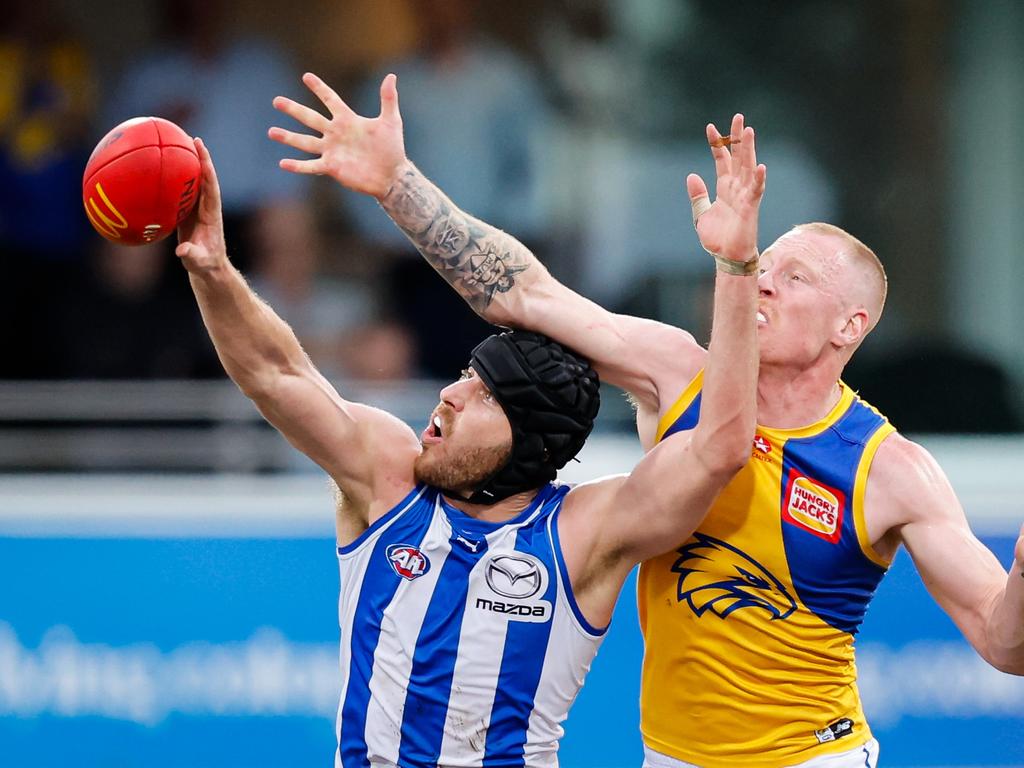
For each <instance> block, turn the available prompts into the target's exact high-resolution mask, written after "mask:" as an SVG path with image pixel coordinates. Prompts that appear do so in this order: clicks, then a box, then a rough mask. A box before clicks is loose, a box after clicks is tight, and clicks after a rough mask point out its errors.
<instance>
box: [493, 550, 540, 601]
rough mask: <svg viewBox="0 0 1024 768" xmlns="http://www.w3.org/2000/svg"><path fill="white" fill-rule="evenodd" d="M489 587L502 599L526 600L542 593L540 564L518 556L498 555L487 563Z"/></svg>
mask: <svg viewBox="0 0 1024 768" xmlns="http://www.w3.org/2000/svg"><path fill="white" fill-rule="evenodd" d="M484 576H485V578H486V579H487V586H489V587H490V588H491V589H492V590H493V591H494V592H497V593H498V594H499V595H501V596H502V597H511V598H514V599H517V600H525V599H526V598H528V597H533V596H534V595H536V594H537V593H538V592H539V591H540V587H541V575H540V564H539V563H537V562H536V561H535V560H532V559H529V558H526V557H519V556H517V555H498V556H497V557H495V558H493V559H492V560H490V561H489V562H488V563H487V570H486V571H485V572H484Z"/></svg>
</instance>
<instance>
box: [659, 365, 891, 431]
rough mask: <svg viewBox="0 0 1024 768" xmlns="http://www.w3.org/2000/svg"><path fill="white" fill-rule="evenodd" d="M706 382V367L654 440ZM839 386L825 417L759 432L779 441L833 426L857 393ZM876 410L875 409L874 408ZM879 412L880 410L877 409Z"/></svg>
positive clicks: (762, 428) (664, 419)
mask: <svg viewBox="0 0 1024 768" xmlns="http://www.w3.org/2000/svg"><path fill="white" fill-rule="evenodd" d="M703 384H704V369H703V368H701V369H700V370H699V371H698V372H697V375H696V376H694V377H693V379H692V380H691V381H690V383H689V384H688V385H687V386H686V389H684V390H683V394H681V395H680V396H679V397H678V398H677V399H676V401H675V402H674V403H673V404H672V407H671V408H669V409H668V410H667V411H665V414H664V415H663V416H662V417H661V418H660V419H659V420H658V432H657V434H656V435H655V439H654V441H655V442H656V443H657V442H660V441H661V439H662V438H663V437H664V436H665V433H666V432H668V430H669V429H670V428H671V427H672V425H673V424H675V423H676V420H677V419H678V418H679V417H680V416H682V415H683V413H684V412H685V411H686V409H687V408H689V407H690V405H692V404H693V401H694V399H695V398H696V397H697V395H698V394H700V391H701V387H702V385H703ZM839 386H840V388H841V391H840V394H839V400H838V402H837V403H836V404H835V405H833V406H832V408H831V409H830V410H829V412H828V413H827V414H825V416H824V417H822V418H821V419H819V420H818V421H816V422H814V423H813V424H808V425H807V426H805V427H795V428H792V429H778V428H775V427H766V426H764V425H763V424H758V425H757V430H758V432H762V433H764V434H765V435H766V436H770V437H775V438H777V439H778V440H779V441H785V440H788V439H790V438H797V437H812V436H814V435H817V434H820V433H822V432H824V431H825V430H826V429H828V428H829V427H831V426H832V425H833V424H835V423H836V421H838V420H839V417H840V416H842V415H843V414H844V413H845V412H846V410H847V409H848V408H849V407H850V405H851V404H852V403H853V400H854V398H855V397H856V394H855V393H854V391H853V390H852V389H850V387H848V386H847V385H846V384H845V383H844V382H842V381H840V382H839ZM872 410H874V409H872ZM875 413H878V411H875Z"/></svg>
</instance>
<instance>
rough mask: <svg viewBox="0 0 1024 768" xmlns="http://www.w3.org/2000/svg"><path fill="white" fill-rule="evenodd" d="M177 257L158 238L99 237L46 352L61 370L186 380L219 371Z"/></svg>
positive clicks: (100, 375) (84, 374)
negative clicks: (124, 240)
mask: <svg viewBox="0 0 1024 768" xmlns="http://www.w3.org/2000/svg"><path fill="white" fill-rule="evenodd" d="M180 272H182V269H181V267H180V265H179V264H178V263H177V260H176V259H174V260H170V259H168V258H167V252H166V249H165V248H164V247H163V244H162V243H161V244H155V245H148V246H142V247H137V248H126V247H124V246H119V245H114V244H113V243H108V242H106V241H102V244H101V245H99V246H98V247H97V248H96V249H95V254H94V258H93V259H92V261H91V265H90V269H88V270H85V273H84V275H83V277H82V280H81V281H80V282H79V283H77V284H76V285H74V286H73V287H69V288H68V289H67V290H66V291H65V293H64V295H62V296H61V297H60V298H61V302H60V312H58V313H56V315H55V318H54V321H55V325H56V333H55V336H56V340H55V341H56V343H55V344H54V345H53V346H52V347H51V348H50V349H49V350H48V351H49V353H50V354H51V356H52V357H53V358H54V360H55V361H56V362H57V365H58V368H57V370H56V373H57V374H58V375H60V376H64V377H69V378H82V379H154V378H168V379H184V378H196V377H210V376H221V375H223V371H222V370H221V367H220V363H219V362H218V361H217V358H216V355H215V353H214V351H213V345H212V344H210V342H209V339H208V338H207V335H206V331H205V329H204V328H203V326H202V323H201V321H200V318H199V314H198V312H197V311H196V310H195V305H194V301H193V300H192V295H191V292H190V291H189V289H188V283H187V282H186V281H185V280H184V279H183V277H182V275H181V274H179V273H180Z"/></svg>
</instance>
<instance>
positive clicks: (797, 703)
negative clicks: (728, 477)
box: [638, 374, 893, 768]
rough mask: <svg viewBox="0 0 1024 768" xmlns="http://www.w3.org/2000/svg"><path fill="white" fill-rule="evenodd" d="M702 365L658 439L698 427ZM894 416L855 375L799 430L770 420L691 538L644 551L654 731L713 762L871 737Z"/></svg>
mask: <svg viewBox="0 0 1024 768" xmlns="http://www.w3.org/2000/svg"><path fill="white" fill-rule="evenodd" d="M701 385H702V374H698V376H697V377H696V378H695V379H694V380H693V382H691V384H690V385H689V387H688V388H687V389H686V391H685V392H684V393H683V394H682V396H681V397H680V398H679V400H678V401H677V402H676V403H675V405H674V406H673V408H672V409H670V410H669V411H668V412H667V413H666V414H665V416H664V417H663V418H662V420H661V423H660V424H659V428H658V439H659V440H661V439H663V438H664V437H666V436H667V435H670V434H672V433H674V432H678V431H681V430H688V429H693V427H694V426H696V424H697V416H698V414H699V410H700V399H701V397H700V392H701ZM892 432H893V427H892V426H891V425H890V424H889V422H888V421H887V420H886V419H885V418H884V417H883V416H881V415H880V414H879V413H878V412H877V411H876V410H875V409H874V408H872V407H871V406H870V405H868V404H867V403H865V402H863V401H862V400H861V399H860V398H859V397H857V396H856V394H855V393H854V392H853V391H852V390H851V389H850V388H849V387H847V386H846V385H845V384H842V395H841V396H840V398H839V402H838V403H837V404H836V405H835V407H834V408H832V410H831V412H830V413H829V414H828V415H827V416H826V417H825V418H824V419H822V420H821V421H819V422H818V423H816V424H812V425H810V426H808V427H804V428H801V429H769V428H765V427H758V429H757V433H756V436H755V438H754V445H753V450H752V453H751V459H750V461H749V462H748V463H747V465H746V467H744V468H743V470H742V471H741V472H740V473H739V474H738V475H737V476H736V477H735V478H733V480H732V482H730V483H729V485H727V486H726V488H725V489H724V490H723V491H722V493H721V495H720V496H719V497H718V499H717V500H716V501H715V503H714V505H713V506H712V508H711V511H710V512H709V513H708V516H707V518H706V519H705V520H704V522H703V523H702V524H701V526H700V528H699V529H698V531H697V532H696V533H695V534H694V535H693V537H692V538H691V539H690V540H689V541H686V542H685V543H683V545H682V546H680V547H679V548H678V549H675V550H673V551H671V552H669V553H668V554H665V555H663V556H661V557H657V558H654V559H653V560H649V561H647V562H646V563H644V564H643V565H642V566H641V568H640V579H639V584H638V589H639V601H640V622H641V626H642V629H643V633H644V642H645V654H644V669H643V688H642V693H641V729H642V731H643V736H644V742H645V743H646V745H647V746H648V747H649V748H651V749H653V750H655V751H657V752H661V753H663V754H666V755H670V756H672V757H675V758H677V759H679V760H683V761H685V762H689V763H695V764H697V765H700V766H705V768H735V766H738V765H742V766H750V767H751V768H760V767H762V766H763V767H764V768H768V767H769V766H771V767H772V768H775V767H777V766H786V765H795V764H797V763H800V762H803V761H804V760H808V759H810V758H813V757H817V756H819V755H824V754H830V753H833V752H843V751H846V750H849V749H853V748H855V747H857V746H859V745H860V744H863V743H864V742H866V741H868V740H869V739H870V738H871V732H870V730H869V729H868V725H867V723H866V722H865V721H864V712H863V710H862V709H861V704H860V696H859V695H858V692H857V683H856V679H857V672H856V667H855V665H854V658H853V639H854V635H855V634H856V632H857V628H858V627H859V625H860V623H861V620H862V619H863V617H864V612H865V610H866V609H867V606H868V603H869V602H870V600H871V597H872V596H873V594H874V592H875V588H876V587H877V585H878V582H879V581H880V580H881V578H882V576H883V575H885V571H886V568H887V567H888V565H889V563H888V562H886V560H885V559H883V558H882V557H880V556H879V555H878V553H877V552H875V551H874V549H873V548H872V546H871V543H870V541H869V540H868V537H867V531H866V527H865V524H864V491H865V486H866V484H867V476H868V470H869V469H870V467H871V461H872V459H873V458H874V455H875V452H876V450H877V449H878V446H879V444H880V443H881V442H882V440H883V439H884V438H885V437H886V436H888V435H889V434H891V433H892Z"/></svg>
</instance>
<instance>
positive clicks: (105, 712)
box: [0, 484, 1024, 768]
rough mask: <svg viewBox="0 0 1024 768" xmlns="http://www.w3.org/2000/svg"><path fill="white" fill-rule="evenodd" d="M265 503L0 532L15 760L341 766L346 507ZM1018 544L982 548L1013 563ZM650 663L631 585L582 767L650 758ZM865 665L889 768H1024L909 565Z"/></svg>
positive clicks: (1014, 695) (1021, 710)
mask: <svg viewBox="0 0 1024 768" xmlns="http://www.w3.org/2000/svg"><path fill="white" fill-rule="evenodd" d="M145 487H148V488H152V487H153V486H152V484H150V485H148V486H145ZM122 490H123V489H122ZM323 491H324V489H323V487H322V485H319V484H318V485H316V486H315V488H313V489H312V490H311V491H309V496H308V498H306V499H305V500H303V499H299V500H298V502H296V499H295V498H294V497H293V498H292V502H293V503H297V504H298V506H302V505H303V504H306V503H307V502H308V501H309V500H311V499H315V498H318V497H319V496H320V495H321V494H323ZM253 493H254V495H252V496H248V497H243V498H241V500H240V501H238V504H239V506H240V507H241V509H239V510H236V511H237V512H238V514H237V516H236V511H232V512H230V514H228V515H227V518H226V517H225V512H224V509H223V507H224V499H223V498H222V497H218V496H217V495H216V494H213V495H210V494H208V493H201V492H199V491H197V492H196V497H195V498H190V499H185V500H184V501H182V500H181V499H179V500H178V501H175V502H174V503H179V502H181V503H183V504H187V505H188V509H185V508H184V507H183V509H182V515H183V516H186V517H187V518H188V519H190V520H193V521H197V522H194V524H191V525H189V526H184V527H182V526H174V525H171V526H167V525H163V527H161V526H162V523H161V521H164V522H166V520H167V518H166V515H165V513H166V510H161V509H159V507H160V503H161V502H160V501H159V499H157V498H156V496H155V495H154V494H152V493H151V494H149V495H148V499H147V494H146V493H142V492H140V493H135V494H128V496H130V498H129V499H127V500H125V502H124V507H123V508H121V509H120V511H118V510H117V509H109V510H107V511H108V512H109V513H110V517H109V518H105V520H106V522H103V523H102V524H95V527H90V526H93V525H94V524H93V523H87V522H83V521H88V520H92V519H93V516H78V517H76V515H75V513H74V509H75V508H76V507H78V508H80V507H82V505H83V502H82V500H81V499H80V498H79V499H78V500H77V501H76V499H75V498H74V497H73V496H72V497H67V496H65V497H62V498H63V501H62V502H58V503H56V504H55V507H59V506H60V504H61V503H63V504H66V505H67V507H66V509H67V512H68V514H67V515H64V516H62V517H61V521H60V522H59V524H58V523H56V522H52V524H51V523H47V522H46V521H47V520H51V521H52V520H54V519H55V518H54V517H53V516H52V515H51V513H52V512H54V510H53V509H50V510H47V509H46V508H41V507H39V506H38V505H34V506H33V511H34V512H36V513H38V519H36V520H35V521H34V522H32V521H30V522H31V524H24V523H25V520H26V518H25V516H24V515H22V516H18V515H15V516H14V517H13V518H9V519H8V520H7V522H6V523H4V522H2V521H0V530H2V532H3V533H4V534H7V535H5V536H4V537H3V538H0V585H2V591H0V766H26V767H31V768H43V767H45V766H58V765H59V766H64V765H69V764H73V765H76V766H79V767H83V768H84V767H87V766H97V767H98V766H120V767H123V768H132V767H134V766H139V767H140V768H141V767H142V766H146V768H158V767H160V766H185V765H187V766H218V768H226V767H229V766H309V765H330V764H332V761H333V752H334V716H335V705H336V702H337V695H338V690H337V638H338V629H337V587H338V572H337V563H336V560H335V554H334V552H335V550H334V544H333V540H332V538H331V535H330V530H329V525H330V516H329V510H327V514H326V515H325V514H324V510H325V509H326V507H325V506H324V503H323V502H322V501H321V502H320V508H319V509H317V510H315V511H314V512H312V513H309V512H308V511H307V512H306V513H298V514H296V515H294V516H292V517H288V516H281V517H279V518H278V519H277V521H276V522H275V523H274V524H273V525H270V526H267V524H266V520H265V519H264V518H263V517H261V514H262V513H261V511H260V509H259V508H258V506H259V505H258V503H257V502H256V501H254V499H255V498H256V497H257V496H260V495H261V494H260V491H259V489H256V491H254V492H253ZM157 495H158V494H157ZM8 498H10V497H8ZM122 498H123V493H122ZM202 499H206V505H207V507H208V512H204V507H203V501H202ZM264 501H265V502H266V503H268V504H273V503H274V501H273V499H269V500H267V499H264ZM95 503H96V502H95V500H92V501H89V500H88V499H87V500H86V502H84V504H85V506H90V505H95ZM131 504H136V505H138V508H139V510H140V512H139V514H138V515H136V516H132V515H131V514H130V509H131ZM307 506H308V505H307ZM143 507H146V508H147V509H148V508H154V507H155V508H157V509H156V511H155V512H152V511H150V512H145V511H142V510H143ZM57 511H59V509H58V510H57ZM247 511H248V512H250V513H251V516H250V517H248V518H247V517H246V516H245V513H246V512H247ZM125 515H127V517H126V516H125ZM228 518H230V524H224V525H218V524H211V523H210V520H212V519H221V520H225V519H228ZM12 520H14V522H12ZM111 520H113V522H111ZM261 520H263V522H260V521H261ZM18 521H21V522H18ZM75 521H77V522H75ZM204 521H205V522H204ZM311 521H313V522H311ZM232 529H233V530H234V531H235V535H234V536H232V535H228V534H229V533H230V532H231V530H232ZM182 530H191V531H192V533H191V534H190V535H182V534H181V531H182ZM61 531H63V532H61ZM147 531H149V532H150V533H149V534H147ZM1015 539H1016V530H1006V531H1003V532H999V531H995V532H988V533H986V534H985V535H984V536H983V540H984V543H985V544H986V545H987V546H988V547H990V548H991V549H992V550H993V552H995V554H996V556H997V557H998V558H999V560H1000V562H1002V563H1004V564H1008V563H1009V562H1010V561H1011V560H1012V550H1013V544H1014V541H1015ZM641 655H642V643H641V639H640V634H639V629H638V625H637V618H636V606H635V580H634V579H633V578H631V579H630V582H629V583H628V584H627V586H626V589H625V590H624V592H623V596H622V599H621V600H620V605H619V608H618V610H617V612H616V615H615V618H614V621H613V626H612V629H611V631H610V632H609V635H608V637H607V639H606V641H605V643H604V645H603V646H602V648H601V651H600V653H599V654H598V658H597V660H596V662H595V664H594V669H593V671H592V673H591V675H590V677H589V679H588V681H587V685H586V686H585V688H584V690H583V693H582V694H581V695H580V697H579V700H578V701H577V703H576V705H575V707H574V709H573V711H572V713H571V715H570V718H569V720H568V722H567V724H566V736H565V739H564V741H563V744H562V750H561V763H562V765H563V766H564V768H584V767H585V768H602V766H604V767H606V768H618V767H619V766H622V767H623V768H625V767H626V766H639V764H640V762H641V746H640V740H639V736H638V727H637V723H638V707H637V700H638V696H639V664H640V658H641ZM858 667H859V670H860V678H861V690H862V694H863V697H864V700H865V708H866V710H867V712H868V716H869V719H870V720H871V722H872V725H873V729H874V731H875V734H876V736H877V737H878V739H879V741H880V742H881V745H882V752H881V754H882V762H881V764H882V765H885V766H1022V765H1024V738H1022V737H1024V679H1021V678H1015V677H1012V676H1009V675H1004V674H1002V673H999V672H997V671H995V670H993V669H991V668H990V667H988V666H987V665H986V664H985V662H984V661H982V660H981V659H980V658H978V657H977V655H976V654H975V653H974V652H973V650H971V648H970V647H969V646H968V645H967V644H966V643H965V641H964V640H963V639H962V637H961V636H960V634H959V632H958V631H957V629H956V628H955V627H954V626H953V624H952V623H951V622H950V621H949V619H948V618H947V617H946V616H945V614H943V613H942V611H941V610H940V609H939V608H938V607H937V606H936V605H935V603H934V602H933V601H932V599H931V598H930V597H929V596H928V594H927V592H926V591H925V589H924V587H923V586H922V584H921V581H920V579H919V577H918V576H917V574H916V572H915V571H914V568H913V565H912V563H911V562H910V559H909V557H907V556H906V554H905V553H901V554H900V556H899V557H898V558H897V561H896V563H895V564H894V566H893V568H892V570H891V572H890V574H889V575H888V576H887V577H886V579H885V580H884V581H883V583H882V586H881V588H880V590H879V593H878V596H877V598H876V599H875V602H874V603H873V605H872V608H871V610H870V611H869V615H868V620H867V621H866V623H865V626H864V629H863V632H862V634H861V635H860V636H859V637H858Z"/></svg>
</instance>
